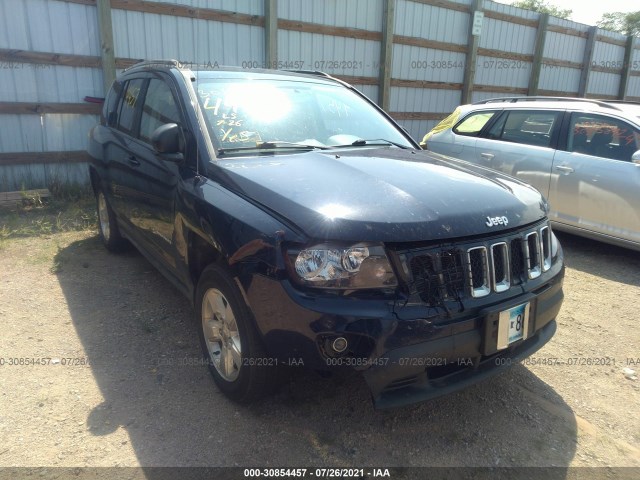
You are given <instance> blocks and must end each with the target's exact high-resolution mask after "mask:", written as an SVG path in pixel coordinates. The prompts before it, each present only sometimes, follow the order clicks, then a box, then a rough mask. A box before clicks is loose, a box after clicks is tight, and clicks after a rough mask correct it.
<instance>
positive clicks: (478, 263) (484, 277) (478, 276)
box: [467, 247, 491, 298]
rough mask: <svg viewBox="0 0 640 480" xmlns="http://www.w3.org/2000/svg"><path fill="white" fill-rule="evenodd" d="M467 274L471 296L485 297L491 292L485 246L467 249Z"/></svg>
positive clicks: (487, 256)
mask: <svg viewBox="0 0 640 480" xmlns="http://www.w3.org/2000/svg"><path fill="white" fill-rule="evenodd" d="M467 274H468V275H469V278H468V281H469V287H470V288H471V296H472V297H474V298H480V297H486V296H487V295H489V293H491V288H490V287H489V255H487V247H473V248H470V249H468V250H467Z"/></svg>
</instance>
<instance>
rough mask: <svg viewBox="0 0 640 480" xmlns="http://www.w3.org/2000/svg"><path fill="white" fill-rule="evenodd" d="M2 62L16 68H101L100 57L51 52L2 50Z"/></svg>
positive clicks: (0, 50)
mask: <svg viewBox="0 0 640 480" xmlns="http://www.w3.org/2000/svg"><path fill="white" fill-rule="evenodd" d="M0 61H1V62H4V63H6V64H8V65H9V66H8V67H7V68H11V64H15V68H20V64H23V63H28V64H33V65H59V66H64V67H87V68H100V66H101V61H100V58H99V57H92V56H90V55H67V54H60V53H49V52H31V51H27V50H14V49H8V48H0Z"/></svg>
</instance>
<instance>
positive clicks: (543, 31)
mask: <svg viewBox="0 0 640 480" xmlns="http://www.w3.org/2000/svg"><path fill="white" fill-rule="evenodd" d="M548 26H549V14H548V13H541V14H540V18H539V19H538V31H537V32H536V46H535V49H534V52H533V64H532V65H531V77H529V91H528V95H537V94H538V87H539V86H540V71H541V69H542V59H543V58H544V45H545V42H546V41H547V27H548Z"/></svg>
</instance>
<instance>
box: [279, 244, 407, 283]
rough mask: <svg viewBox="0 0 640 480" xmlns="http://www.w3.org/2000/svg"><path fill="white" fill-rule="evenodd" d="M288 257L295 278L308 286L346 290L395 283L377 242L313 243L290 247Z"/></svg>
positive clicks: (387, 261) (385, 256) (391, 271)
mask: <svg viewBox="0 0 640 480" xmlns="http://www.w3.org/2000/svg"><path fill="white" fill-rule="evenodd" d="M289 259H290V262H291V266H292V267H293V268H292V269H293V271H294V277H295V280H296V281H297V282H298V283H302V284H303V285H307V286H310V287H319V288H339V289H348V290H350V289H361V288H393V287H395V286H396V285H397V284H398V282H397V280H396V276H395V274H394V273H393V269H392V268H391V264H390V263H389V259H388V258H387V255H386V254H385V252H384V248H382V246H380V245H373V246H372V245H363V244H358V245H353V246H351V247H347V248H343V247H336V246H332V245H314V246H313V247H310V248H305V249H303V250H290V251H289Z"/></svg>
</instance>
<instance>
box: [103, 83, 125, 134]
mask: <svg viewBox="0 0 640 480" xmlns="http://www.w3.org/2000/svg"><path fill="white" fill-rule="evenodd" d="M121 91H122V83H120V82H118V81H115V82H113V86H112V87H111V89H110V90H109V93H108V94H107V98H106V99H105V102H104V106H103V107H102V116H103V118H104V122H105V124H106V125H108V126H110V127H114V126H115V125H116V123H117V105H118V100H119V99H120V92H121Z"/></svg>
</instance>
